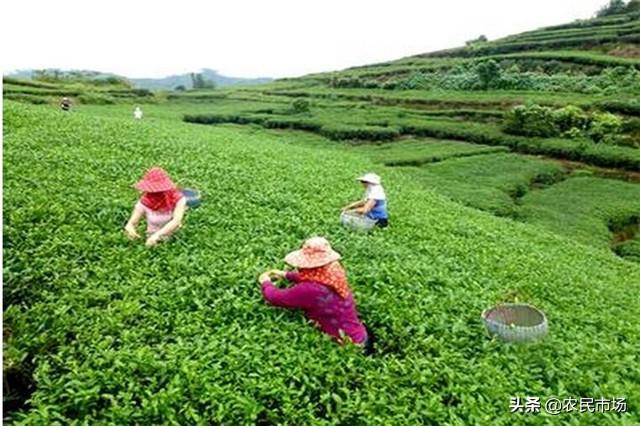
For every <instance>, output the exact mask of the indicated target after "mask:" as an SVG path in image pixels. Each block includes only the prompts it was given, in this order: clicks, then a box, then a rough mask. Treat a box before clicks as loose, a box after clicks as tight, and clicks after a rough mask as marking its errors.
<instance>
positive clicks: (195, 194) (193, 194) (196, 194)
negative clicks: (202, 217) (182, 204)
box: [180, 188, 200, 209]
mask: <svg viewBox="0 0 640 426" xmlns="http://www.w3.org/2000/svg"><path fill="white" fill-rule="evenodd" d="M180 192H182V195H184V197H185V198H186V199H187V207H189V208H192V209H193V208H196V207H198V206H199V205H200V191H198V190H197V189H192V188H183V189H181V190H180Z"/></svg>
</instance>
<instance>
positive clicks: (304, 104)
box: [291, 98, 309, 114]
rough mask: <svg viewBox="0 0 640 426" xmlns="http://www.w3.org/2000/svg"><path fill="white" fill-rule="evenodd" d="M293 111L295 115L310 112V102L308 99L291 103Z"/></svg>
mask: <svg viewBox="0 0 640 426" xmlns="http://www.w3.org/2000/svg"><path fill="white" fill-rule="evenodd" d="M291 109H292V110H293V112H294V113H296V114H299V113H302V112H308V111H309V101H308V100H307V99H301V98H299V99H296V100H294V101H293V102H292V103H291Z"/></svg>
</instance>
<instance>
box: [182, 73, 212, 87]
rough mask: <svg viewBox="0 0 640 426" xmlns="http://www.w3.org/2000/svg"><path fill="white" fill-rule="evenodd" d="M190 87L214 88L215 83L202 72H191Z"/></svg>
mask: <svg viewBox="0 0 640 426" xmlns="http://www.w3.org/2000/svg"><path fill="white" fill-rule="evenodd" d="M189 76H190V78H191V87H192V88H193V89H215V88H216V83H215V82H214V81H213V80H210V79H208V78H206V77H205V76H204V74H203V73H191V74H189Z"/></svg>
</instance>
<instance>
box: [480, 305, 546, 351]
mask: <svg viewBox="0 0 640 426" xmlns="http://www.w3.org/2000/svg"><path fill="white" fill-rule="evenodd" d="M482 320H483V321H484V324H485V326H486V327H487V331H488V332H489V334H490V335H492V336H497V337H499V338H500V339H502V340H504V341H505V342H516V343H524V342H531V341H535V340H539V339H542V338H543V337H544V336H546V335H547V333H548V331H549V324H548V322H547V317H546V316H545V315H544V313H543V312H542V311H541V310H539V309H537V308H535V307H534V306H531V305H527V304H524V303H507V304H504V305H498V306H495V307H493V308H490V309H486V310H484V312H482Z"/></svg>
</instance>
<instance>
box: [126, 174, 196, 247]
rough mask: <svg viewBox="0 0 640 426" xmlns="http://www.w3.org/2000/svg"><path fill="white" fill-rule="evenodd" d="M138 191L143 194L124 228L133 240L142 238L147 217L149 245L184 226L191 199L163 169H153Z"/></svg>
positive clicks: (137, 184)
mask: <svg viewBox="0 0 640 426" xmlns="http://www.w3.org/2000/svg"><path fill="white" fill-rule="evenodd" d="M135 188H136V189H138V190H140V191H142V192H143V195H142V197H141V198H140V200H138V202H137V203H136V205H135V207H134V208H133V212H132V213H131V217H130V218H129V221H128V222H127V224H126V226H125V227H124V230H125V233H126V234H127V236H128V237H129V238H130V239H136V238H139V237H140V235H139V234H138V232H137V231H136V226H137V225H138V222H140V219H142V217H143V216H144V217H145V219H146V220H147V241H146V245H147V246H149V247H150V246H154V245H156V244H158V242H160V241H162V240H165V239H167V238H169V237H170V236H171V235H172V234H173V233H174V232H176V231H177V230H178V229H179V228H180V227H181V226H182V219H183V218H184V212H185V210H186V206H187V200H186V198H185V197H184V196H183V195H182V193H181V192H180V191H179V190H178V188H177V187H176V185H175V184H174V183H173V182H172V181H171V178H169V175H168V174H167V172H165V171H164V170H163V169H161V168H160V167H154V168H152V169H150V170H149V171H148V172H147V173H145V175H144V176H143V178H142V180H141V181H140V182H138V183H136V185H135Z"/></svg>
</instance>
